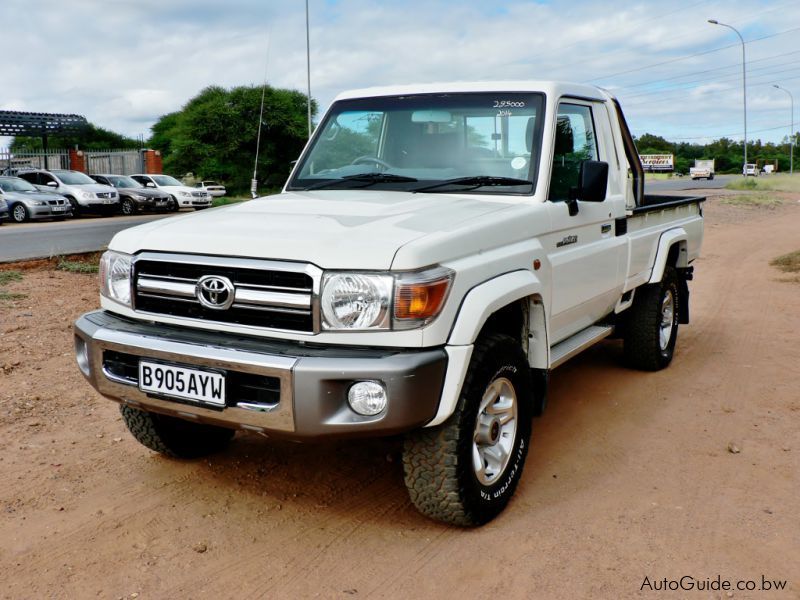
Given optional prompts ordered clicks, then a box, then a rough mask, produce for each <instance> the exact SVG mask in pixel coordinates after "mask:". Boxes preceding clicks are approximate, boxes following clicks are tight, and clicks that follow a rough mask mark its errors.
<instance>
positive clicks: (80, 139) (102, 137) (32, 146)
mask: <svg viewBox="0 0 800 600" xmlns="http://www.w3.org/2000/svg"><path fill="white" fill-rule="evenodd" d="M75 146H77V147H78V148H80V149H81V150H125V149H134V148H137V149H138V148H139V147H140V143H139V140H135V139H133V138H129V137H126V136H124V135H121V134H119V133H114V132H113V131H109V130H108V129H103V128H102V127H98V126H97V125H93V124H92V123H89V125H88V126H87V127H86V128H85V129H84V130H83V131H82V132H81V133H78V134H75V135H69V136H64V137H61V136H58V135H52V136H48V138H47V147H48V148H50V149H51V150H65V149H69V148H74V147H75ZM39 150H42V138H40V137H26V136H18V137H15V138H14V141H13V142H11V151H12V152H37V151H39Z"/></svg>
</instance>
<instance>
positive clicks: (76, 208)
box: [67, 196, 81, 218]
mask: <svg viewBox="0 0 800 600" xmlns="http://www.w3.org/2000/svg"><path fill="white" fill-rule="evenodd" d="M67 201H68V202H69V204H70V206H71V207H72V217H73V218H77V217H80V216H81V205H80V204H78V201H77V200H75V198H73V197H72V196H67Z"/></svg>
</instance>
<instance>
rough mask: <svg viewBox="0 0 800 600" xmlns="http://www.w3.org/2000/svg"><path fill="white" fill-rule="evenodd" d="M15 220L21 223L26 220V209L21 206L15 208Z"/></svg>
mask: <svg viewBox="0 0 800 600" xmlns="http://www.w3.org/2000/svg"><path fill="white" fill-rule="evenodd" d="M14 220H15V221H18V222H20V223H21V222H22V221H24V220H25V207H24V206H22V205H21V204H17V205H16V206H15V207H14Z"/></svg>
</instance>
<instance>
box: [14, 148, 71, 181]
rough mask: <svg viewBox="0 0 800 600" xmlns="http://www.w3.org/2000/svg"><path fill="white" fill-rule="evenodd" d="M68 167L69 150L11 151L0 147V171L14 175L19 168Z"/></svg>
mask: <svg viewBox="0 0 800 600" xmlns="http://www.w3.org/2000/svg"><path fill="white" fill-rule="evenodd" d="M44 168H48V169H69V150H48V151H47V152H45V151H41V150H40V151H38V152H14V153H13V154H12V152H11V151H10V150H9V149H7V148H0V173H3V174H5V175H14V174H16V172H17V171H18V170H19V169H44Z"/></svg>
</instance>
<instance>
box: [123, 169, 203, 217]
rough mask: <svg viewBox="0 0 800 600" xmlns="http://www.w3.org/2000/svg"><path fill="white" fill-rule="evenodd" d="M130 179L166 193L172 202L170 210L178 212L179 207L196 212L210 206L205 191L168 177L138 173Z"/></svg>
mask: <svg viewBox="0 0 800 600" xmlns="http://www.w3.org/2000/svg"><path fill="white" fill-rule="evenodd" d="M131 179H134V180H136V181H138V182H139V183H141V184H142V185H143V186H145V187H147V188H150V189H158V190H161V191H163V192H166V193H168V194H169V195H170V197H171V198H172V200H173V202H174V204H173V205H172V207H171V208H172V210H178V209H179V208H181V207H192V208H194V209H196V210H201V209H203V208H208V207H210V206H211V194H209V193H208V192H206V191H205V190H196V189H193V188H190V187H189V186H187V185H183V184H182V183H181V182H180V181H178V180H177V179H175V178H174V177H170V176H169V175H147V174H145V173H139V174H137V175H131Z"/></svg>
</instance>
